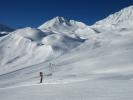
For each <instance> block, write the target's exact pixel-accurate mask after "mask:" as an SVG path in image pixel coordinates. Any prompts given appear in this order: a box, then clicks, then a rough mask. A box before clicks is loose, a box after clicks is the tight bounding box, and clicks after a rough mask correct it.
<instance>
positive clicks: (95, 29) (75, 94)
mask: <svg viewBox="0 0 133 100" xmlns="http://www.w3.org/2000/svg"><path fill="white" fill-rule="evenodd" d="M132 19H133V7H132V6H130V7H127V8H125V9H123V10H121V11H120V12H117V13H115V14H113V15H110V16H109V17H107V18H106V19H104V20H101V21H99V22H96V24H94V25H92V26H87V25H85V24H84V23H82V22H77V21H74V20H66V19H64V18H63V17H56V18H54V19H52V20H50V21H47V22H46V23H44V24H43V25H41V26H40V27H38V29H36V28H30V27H27V28H22V29H17V30H15V31H13V32H10V33H9V34H7V35H5V36H3V37H0V97H1V98H2V100H132V99H133V96H132V92H133V88H132V84H133V82H132V80H133V60H132V59H133V34H132V33H133V29H132V27H133V24H132V23H133V20H132ZM39 72H43V73H44V80H43V84H39V80H40V77H39Z"/></svg>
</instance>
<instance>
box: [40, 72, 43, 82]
mask: <svg viewBox="0 0 133 100" xmlns="http://www.w3.org/2000/svg"><path fill="white" fill-rule="evenodd" d="M42 81H43V72H40V83H42Z"/></svg>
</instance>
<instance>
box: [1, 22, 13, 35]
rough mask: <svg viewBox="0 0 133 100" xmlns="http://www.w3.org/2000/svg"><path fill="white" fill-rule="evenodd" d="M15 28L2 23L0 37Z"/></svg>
mask: <svg viewBox="0 0 133 100" xmlns="http://www.w3.org/2000/svg"><path fill="white" fill-rule="evenodd" d="M13 30H14V29H12V28H10V27H8V26H6V25H3V24H0V37H1V36H4V35H6V34H8V33H9V32H12V31H13Z"/></svg>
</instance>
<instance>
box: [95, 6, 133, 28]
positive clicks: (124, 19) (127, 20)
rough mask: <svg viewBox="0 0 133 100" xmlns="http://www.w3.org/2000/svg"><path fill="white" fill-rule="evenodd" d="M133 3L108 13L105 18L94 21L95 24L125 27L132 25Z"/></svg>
mask: <svg viewBox="0 0 133 100" xmlns="http://www.w3.org/2000/svg"><path fill="white" fill-rule="evenodd" d="M132 23H133V5H132V6H129V7H126V8H124V9H122V10H120V11H118V12H116V13H114V14H111V15H109V16H108V17H106V18H105V19H103V20H101V21H98V22H96V24H95V25H102V26H103V25H104V26H115V27H117V26H118V27H127V25H128V26H129V25H131V26H132V25H133V24H132Z"/></svg>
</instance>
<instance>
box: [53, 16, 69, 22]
mask: <svg viewBox="0 0 133 100" xmlns="http://www.w3.org/2000/svg"><path fill="white" fill-rule="evenodd" d="M52 20H53V21H55V22H59V23H63V22H66V21H68V20H67V19H65V18H64V17H60V16H57V17H54V18H53V19H52Z"/></svg>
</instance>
